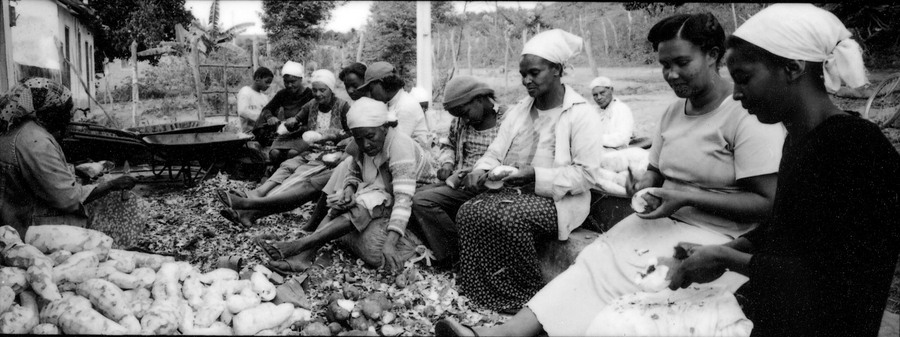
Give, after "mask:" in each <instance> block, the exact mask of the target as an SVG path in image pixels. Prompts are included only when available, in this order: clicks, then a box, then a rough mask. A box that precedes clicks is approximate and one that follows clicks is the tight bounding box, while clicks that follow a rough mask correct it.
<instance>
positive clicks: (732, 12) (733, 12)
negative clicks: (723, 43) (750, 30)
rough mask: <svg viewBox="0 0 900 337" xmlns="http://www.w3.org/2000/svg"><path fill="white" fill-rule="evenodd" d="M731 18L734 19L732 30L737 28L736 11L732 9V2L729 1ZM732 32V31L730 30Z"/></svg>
mask: <svg viewBox="0 0 900 337" xmlns="http://www.w3.org/2000/svg"><path fill="white" fill-rule="evenodd" d="M731 20H734V30H737V27H738V25H737V12H736V11H735V10H734V3H733V2H732V3H731ZM732 32H733V31H732Z"/></svg>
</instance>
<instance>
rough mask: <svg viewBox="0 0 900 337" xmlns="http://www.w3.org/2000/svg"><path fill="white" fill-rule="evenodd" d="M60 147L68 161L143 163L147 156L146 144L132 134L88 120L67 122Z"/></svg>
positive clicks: (148, 154) (148, 156) (148, 153)
mask: <svg viewBox="0 0 900 337" xmlns="http://www.w3.org/2000/svg"><path fill="white" fill-rule="evenodd" d="M60 146H61V147H62V149H63V153H65V154H66V158H67V159H68V160H69V161H72V162H79V161H85V160H91V161H99V160H112V161H114V162H116V163H122V162H124V161H126V160H127V161H129V162H132V163H143V162H147V161H149V158H150V152H149V151H148V149H147V145H146V144H144V142H143V141H141V140H140V139H139V138H137V137H135V135H134V134H133V133H130V132H127V131H122V130H118V129H113V128H107V127H104V126H100V125H96V124H89V123H70V124H69V125H68V127H67V132H66V136H65V138H63V140H62V142H60Z"/></svg>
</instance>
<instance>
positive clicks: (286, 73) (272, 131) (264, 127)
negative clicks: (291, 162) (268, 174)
mask: <svg viewBox="0 0 900 337" xmlns="http://www.w3.org/2000/svg"><path fill="white" fill-rule="evenodd" d="M303 73H304V69H303V65H302V64H300V63H297V62H294V61H287V62H285V63H284V66H283V67H282V68H281V76H282V78H283V80H284V89H281V90H279V91H278V92H277V93H275V97H272V100H271V101H269V104H266V106H265V107H263V109H262V112H261V113H260V114H259V119H258V120H257V121H256V128H255V129H254V131H253V134H254V135H255V136H256V140H257V141H259V143H260V145H262V146H263V147H266V146H271V149H270V150H269V161H271V162H272V164H273V166H274V167H277V166H278V165H279V164H281V162H283V161H285V160H287V159H288V158H292V157H294V156H297V155H299V154H300V153H301V152H304V151H306V150H307V149H309V144H306V142H304V141H303V139H302V138H301V136H302V135H303V132H297V131H298V129H299V128H300V127H301V126H306V120H307V118H308V116H307V115H304V114H303V110H302V108H303V106H304V105H306V103H308V102H309V101H312V100H313V98H314V95H313V92H312V90H310V89H309V88H307V87H305V86H304V85H303ZM281 123H284V125H285V127H286V129H287V130H288V133H287V134H283V135H276V129H277V128H278V125H279V124H281Z"/></svg>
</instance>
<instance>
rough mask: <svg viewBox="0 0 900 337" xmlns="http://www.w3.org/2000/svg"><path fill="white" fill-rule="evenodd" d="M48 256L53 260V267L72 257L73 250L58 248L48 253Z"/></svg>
mask: <svg viewBox="0 0 900 337" xmlns="http://www.w3.org/2000/svg"><path fill="white" fill-rule="evenodd" d="M47 257H49V258H50V259H51V260H53V267H56V266H58V265H60V264H62V263H63V262H66V260H68V259H69V258H70V257H72V252H70V251H68V250H57V251H55V252H53V253H50V255H47Z"/></svg>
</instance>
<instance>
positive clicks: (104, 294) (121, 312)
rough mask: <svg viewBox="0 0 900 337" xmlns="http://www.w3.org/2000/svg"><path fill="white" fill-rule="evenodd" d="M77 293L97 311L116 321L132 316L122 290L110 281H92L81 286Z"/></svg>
mask: <svg viewBox="0 0 900 337" xmlns="http://www.w3.org/2000/svg"><path fill="white" fill-rule="evenodd" d="M75 292H76V293H77V294H78V295H81V296H84V297H85V298H87V299H88V300H90V301H91V303H92V304H93V305H94V307H96V308H97V310H99V311H100V312H101V313H103V314H104V315H106V317H109V318H111V319H112V320H114V321H119V320H121V319H122V318H124V317H125V316H129V315H131V314H132V311H131V305H129V303H128V301H127V300H126V298H125V294H124V293H123V292H122V289H119V287H116V285H114V284H112V283H111V282H109V281H106V280H101V279H90V280H87V281H84V282H82V283H81V284H79V285H78V288H76V290H75Z"/></svg>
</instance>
